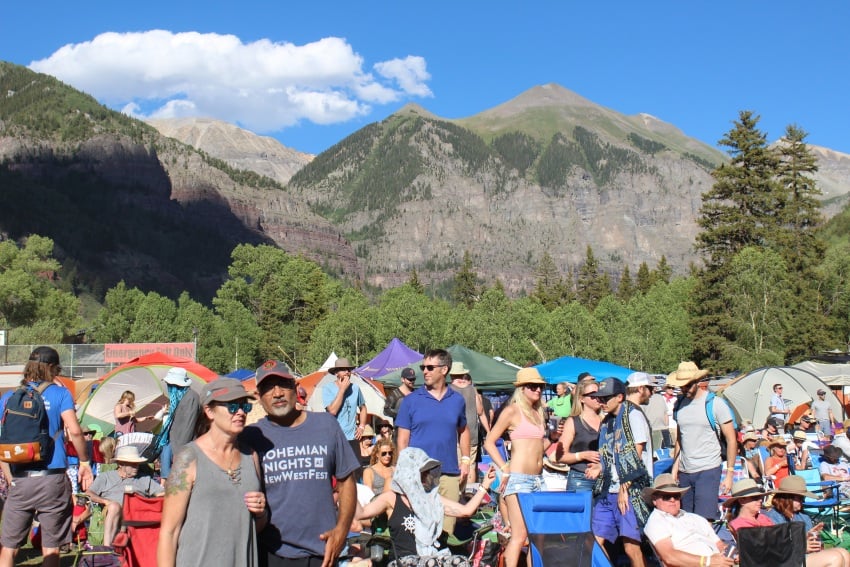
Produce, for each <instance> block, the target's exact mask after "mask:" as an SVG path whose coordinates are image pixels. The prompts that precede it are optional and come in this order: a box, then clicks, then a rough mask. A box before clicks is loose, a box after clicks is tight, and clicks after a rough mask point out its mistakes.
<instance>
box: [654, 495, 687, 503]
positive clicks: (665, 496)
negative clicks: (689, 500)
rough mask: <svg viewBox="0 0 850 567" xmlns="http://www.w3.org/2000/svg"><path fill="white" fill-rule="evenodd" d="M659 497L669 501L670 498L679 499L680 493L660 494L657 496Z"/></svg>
mask: <svg viewBox="0 0 850 567" xmlns="http://www.w3.org/2000/svg"><path fill="white" fill-rule="evenodd" d="M659 498H661V499H662V500H666V501H668V502H669V501H671V500H681V499H682V495H681V494H662V495H661V496H659Z"/></svg>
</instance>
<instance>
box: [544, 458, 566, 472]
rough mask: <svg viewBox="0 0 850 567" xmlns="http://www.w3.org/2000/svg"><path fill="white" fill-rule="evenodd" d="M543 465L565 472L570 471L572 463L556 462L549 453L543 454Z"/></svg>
mask: <svg viewBox="0 0 850 567" xmlns="http://www.w3.org/2000/svg"><path fill="white" fill-rule="evenodd" d="M543 467H544V468H547V469H549V470H552V471H555V472H564V473H565V472H569V471H570V465H568V464H567V463H556V462H555V461H553V460H552V459H550V458H549V456H548V455H544V456H543Z"/></svg>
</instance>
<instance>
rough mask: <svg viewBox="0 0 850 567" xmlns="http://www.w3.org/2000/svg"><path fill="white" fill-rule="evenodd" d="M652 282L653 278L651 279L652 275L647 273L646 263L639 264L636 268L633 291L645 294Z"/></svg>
mask: <svg viewBox="0 0 850 567" xmlns="http://www.w3.org/2000/svg"><path fill="white" fill-rule="evenodd" d="M654 281H655V278H653V275H652V273H651V272H650V271H649V266H647V265H646V262H641V263H640V267H639V268H638V273H637V281H636V282H635V289H636V290H637V291H638V292H640V293H646V292H648V291H649V288H651V287H652V284H653V283H654Z"/></svg>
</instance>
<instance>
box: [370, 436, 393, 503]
mask: <svg viewBox="0 0 850 567" xmlns="http://www.w3.org/2000/svg"><path fill="white" fill-rule="evenodd" d="M393 471H395V444H393V441H392V439H385V438H383V437H379V438H378V442H377V443H375V446H374V448H373V449H372V458H371V459H370V461H369V466H368V467H366V468H365V469H364V470H363V484H365V485H366V486H368V487H369V488H371V489H372V492H374V493H375V494H380V493H381V492H390V491H392V482H391V481H392V478H393Z"/></svg>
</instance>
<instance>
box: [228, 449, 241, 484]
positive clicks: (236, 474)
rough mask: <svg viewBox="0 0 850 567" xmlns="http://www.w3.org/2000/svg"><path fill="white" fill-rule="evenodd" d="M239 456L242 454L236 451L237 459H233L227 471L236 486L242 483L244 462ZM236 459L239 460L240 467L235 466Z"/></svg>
mask: <svg viewBox="0 0 850 567" xmlns="http://www.w3.org/2000/svg"><path fill="white" fill-rule="evenodd" d="M239 456H240V454H239V451H236V459H231V461H230V466H229V467H227V471H226V472H227V476H228V477H229V478H230V482H232V483H233V484H235V485H236V486H239V485H240V484H242V463H241V461H240V459H239ZM234 461H238V462H239V466H238V467H234V466H233V465H234Z"/></svg>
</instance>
